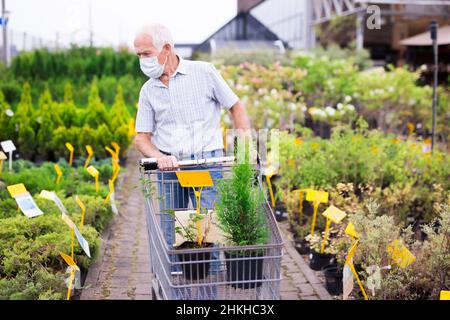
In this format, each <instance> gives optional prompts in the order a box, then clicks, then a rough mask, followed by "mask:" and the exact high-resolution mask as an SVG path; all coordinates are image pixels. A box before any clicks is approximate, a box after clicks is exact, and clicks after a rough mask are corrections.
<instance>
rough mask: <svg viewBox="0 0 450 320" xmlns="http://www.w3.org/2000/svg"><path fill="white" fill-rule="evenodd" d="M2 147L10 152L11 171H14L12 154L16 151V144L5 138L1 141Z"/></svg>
mask: <svg viewBox="0 0 450 320" xmlns="http://www.w3.org/2000/svg"><path fill="white" fill-rule="evenodd" d="M1 145H2V149H3V151H4V152H6V153H9V171H10V172H11V171H12V154H13V151H16V146H15V145H14V143H13V142H12V141H11V140H5V141H2V142H1Z"/></svg>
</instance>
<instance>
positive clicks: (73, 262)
mask: <svg viewBox="0 0 450 320" xmlns="http://www.w3.org/2000/svg"><path fill="white" fill-rule="evenodd" d="M59 254H60V255H61V257H62V258H63V259H64V261H65V262H66V263H67V264H68V265H69V266H71V267H72V268H75V269H76V270H80V269H78V266H77V264H76V263H75V261H73V259H72V257H71V256H68V255H67V254H65V253H62V252H60V253H59Z"/></svg>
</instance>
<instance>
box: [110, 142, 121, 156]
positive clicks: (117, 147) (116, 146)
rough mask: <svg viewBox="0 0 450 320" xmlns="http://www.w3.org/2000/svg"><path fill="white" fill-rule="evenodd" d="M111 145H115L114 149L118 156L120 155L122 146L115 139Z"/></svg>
mask: <svg viewBox="0 0 450 320" xmlns="http://www.w3.org/2000/svg"><path fill="white" fill-rule="evenodd" d="M111 145H112V146H113V148H114V150H115V151H116V155H117V157H119V154H120V146H119V144H118V143H117V142H115V141H113V142H111Z"/></svg>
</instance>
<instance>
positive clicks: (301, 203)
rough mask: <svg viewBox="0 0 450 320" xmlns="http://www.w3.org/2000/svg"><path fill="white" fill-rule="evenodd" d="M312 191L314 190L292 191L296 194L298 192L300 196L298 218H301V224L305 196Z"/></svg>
mask: <svg viewBox="0 0 450 320" xmlns="http://www.w3.org/2000/svg"><path fill="white" fill-rule="evenodd" d="M310 190H312V189H309V188H307V189H297V190H294V191H292V192H294V193H297V192H298V195H299V199H298V200H299V206H298V218H299V221H300V222H301V220H302V214H303V194H304V193H306V192H308V191H310Z"/></svg>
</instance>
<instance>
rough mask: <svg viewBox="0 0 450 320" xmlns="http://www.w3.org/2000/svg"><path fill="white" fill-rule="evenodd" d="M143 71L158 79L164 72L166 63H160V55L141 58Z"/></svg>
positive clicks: (148, 75)
mask: <svg viewBox="0 0 450 320" xmlns="http://www.w3.org/2000/svg"><path fill="white" fill-rule="evenodd" d="M139 62H140V65H141V70H142V72H143V73H144V74H145V75H146V76H147V77H149V78H153V79H158V78H159V77H161V75H162V74H163V73H164V64H159V62H158V57H157V56H154V57H150V58H141V59H140V60H139Z"/></svg>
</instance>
